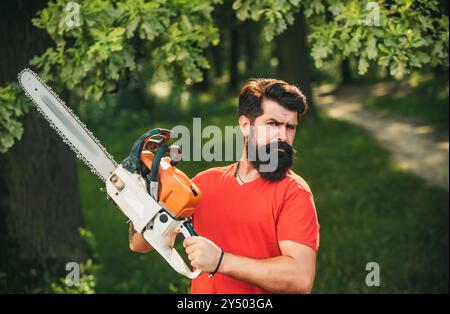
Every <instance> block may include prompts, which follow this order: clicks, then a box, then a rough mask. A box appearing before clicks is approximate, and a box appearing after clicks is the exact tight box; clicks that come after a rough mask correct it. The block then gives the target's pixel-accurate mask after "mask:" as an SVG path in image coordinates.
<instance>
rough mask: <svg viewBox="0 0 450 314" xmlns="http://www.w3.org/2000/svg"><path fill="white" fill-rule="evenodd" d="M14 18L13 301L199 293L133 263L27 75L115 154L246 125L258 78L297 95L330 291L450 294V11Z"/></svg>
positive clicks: (170, 10)
mask: <svg viewBox="0 0 450 314" xmlns="http://www.w3.org/2000/svg"><path fill="white" fill-rule="evenodd" d="M0 12H1V13H0V15H1V22H0V23H1V24H2V26H1V27H0V43H1V44H0V69H1V70H0V230H1V232H0V291H1V292H2V293H17V292H18V293H186V292H189V281H188V280H187V279H185V278H183V277H182V276H180V275H178V274H177V273H175V272H174V271H173V270H172V269H171V268H170V267H169V266H168V264H166V263H165V262H164V261H163V259H162V258H161V257H160V256H159V255H158V254H156V253H155V252H153V253H150V254H146V255H141V254H136V253H132V252H130V250H129V248H128V229H127V224H126V218H125V217H124V216H123V215H122V214H121V213H120V212H119V211H118V210H117V209H116V208H115V207H114V206H113V205H112V204H111V203H110V202H109V201H107V200H106V197H105V194H104V193H103V192H101V191H100V190H99V189H100V188H101V187H102V183H101V182H100V181H99V180H98V179H97V178H96V177H95V176H94V175H92V174H91V173H90V172H89V170H88V169H87V168H86V167H85V166H84V165H83V164H82V163H81V162H80V161H79V160H76V159H75V155H74V154H73V153H72V151H71V150H69V149H68V148H67V146H66V145H65V144H63V143H62V141H61V140H60V139H59V137H58V136H57V135H56V134H54V131H53V130H52V129H50V127H49V126H48V123H47V122H46V121H45V120H44V119H43V118H42V117H41V116H40V115H38V114H37V112H36V110H35V109H34V108H33V107H32V106H31V105H30V102H29V100H28V99H27V98H26V97H25V96H24V95H23V93H22V91H21V89H20V87H19V86H18V84H17V83H16V77H17V73H18V72H19V71H21V70H22V69H23V68H25V67H30V68H32V69H33V70H34V71H35V72H37V73H38V74H39V75H40V76H41V77H42V78H43V79H44V80H45V81H47V82H48V84H49V85H50V86H52V88H53V89H54V90H55V91H56V92H57V93H58V94H59V95H61V96H62V98H64V99H65V100H67V103H68V104H69V105H70V106H71V107H72V108H73V110H74V111H75V112H76V113H77V114H78V115H79V117H80V118H81V120H82V121H83V122H85V123H86V125H87V126H88V127H89V129H90V130H91V131H92V132H93V133H94V134H95V135H96V136H97V137H98V138H99V139H100V141H101V143H102V144H103V146H105V147H106V148H107V149H108V151H109V152H110V153H111V154H112V155H113V156H114V157H115V159H116V161H121V160H123V159H124V158H125V157H126V156H127V155H128V154H129V152H130V150H131V146H132V144H133V143H134V141H135V140H136V139H137V138H138V137H139V136H140V135H141V134H143V133H145V132H146V131H148V130H150V129H152V128H155V127H164V128H172V127H174V126H176V125H185V126H187V127H188V128H191V127H192V119H193V118H194V117H200V118H201V119H202V126H207V125H217V126H219V127H220V128H221V129H222V131H224V127H225V126H234V125H236V124H237V118H238V117H237V96H238V94H239V88H240V86H241V85H242V84H243V82H245V81H246V80H247V79H249V78H251V77H271V78H279V79H282V80H286V81H288V82H289V83H293V84H297V85H298V86H299V87H300V88H301V89H302V91H304V93H305V94H306V96H307V97H308V99H309V104H310V110H309V113H308V114H307V116H306V117H305V118H303V119H302V120H301V123H300V127H299V130H298V134H297V137H296V142H295V148H296V149H297V150H298V157H297V162H296V164H295V167H294V171H295V172H296V173H298V174H299V175H301V176H302V177H303V178H304V179H305V180H306V181H307V182H308V183H309V185H310V187H311V189H312V191H313V193H314V196H315V202H316V207H317V213H318V217H319V222H320V224H321V241H320V250H319V254H318V268H317V275H316V282H315V286H314V289H313V293H448V287H449V280H448V279H449V277H448V252H449V250H448V240H449V233H448V221H449V220H448V211H449V194H448V189H449V179H448V166H449V162H448V157H449V140H448V111H449V110H448V108H449V104H448V94H449V85H448V2H447V1H406V0H393V1H373V2H368V1H357V0H351V1H345V2H340V1H333V0H311V1H300V0H278V1H269V0H263V1H256V0H235V1H226V0H224V1H220V0H209V1H208V0H206V1H200V0H171V1H163V0H158V1H144V0H133V1H131V0H123V1H116V0H89V1H78V2H77V1H63V0H55V1H49V2H46V1H34V0H33V1H14V0H5V1H1V3H0ZM223 133H224V132H223ZM206 140H207V139H205V141H206ZM229 163H230V162H225V161H212V162H206V161H195V162H194V161H190V162H187V161H186V162H181V163H180V164H179V168H180V169H181V170H183V171H184V172H186V174H188V175H189V176H191V177H192V176H194V175H195V174H196V173H198V172H199V171H202V170H204V169H207V168H210V167H213V166H218V165H225V164H229ZM69 262H75V263H77V264H78V265H80V266H81V278H80V285H79V286H72V287H71V286H68V285H67V284H66V281H65V278H66V275H67V274H68V273H69V270H70V269H66V265H67V263H69ZM370 262H375V263H377V264H378V265H379V270H380V284H379V286H370V285H367V284H366V276H367V275H368V274H369V272H370V270H371V269H366V266H367V264H368V263H370Z"/></svg>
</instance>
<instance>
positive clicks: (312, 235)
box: [276, 189, 320, 252]
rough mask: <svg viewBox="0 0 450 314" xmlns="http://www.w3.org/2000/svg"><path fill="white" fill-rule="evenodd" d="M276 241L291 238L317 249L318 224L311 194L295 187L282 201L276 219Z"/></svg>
mask: <svg viewBox="0 0 450 314" xmlns="http://www.w3.org/2000/svg"><path fill="white" fill-rule="evenodd" d="M276 226H277V237H278V241H282V240H291V241H294V242H297V243H300V244H303V245H306V246H309V247H310V248H312V249H313V250H314V251H315V252H317V250H318V249H319V234H320V233H319V231H320V225H319V222H318V220H317V213H316V207H315V204H314V198H313V195H312V194H311V193H310V192H307V191H305V190H303V189H297V190H295V191H294V192H293V193H291V194H290V195H289V196H288V197H287V198H286V199H285V201H284V203H283V205H282V207H281V209H280V212H279V214H278V219H277V225H276Z"/></svg>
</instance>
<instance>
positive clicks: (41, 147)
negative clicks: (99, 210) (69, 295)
mask: <svg viewBox="0 0 450 314" xmlns="http://www.w3.org/2000/svg"><path fill="white" fill-rule="evenodd" d="M44 6H45V1H15V0H8V1H2V2H1V4H0V9H1V10H0V11H1V12H2V17H1V19H2V23H3V27H1V28H0V30H1V31H0V32H1V36H0V38H1V45H0V46H1V47H2V49H1V50H0V60H1V64H0V69H1V70H0V75H1V76H0V86H3V85H5V84H7V83H8V82H11V81H15V80H16V78H17V73H18V72H19V71H20V70H21V69H23V68H24V67H26V66H27V64H28V61H29V59H30V58H31V57H32V56H34V55H36V54H38V53H42V52H43V51H45V49H46V48H47V47H48V46H49V44H50V40H49V38H48V36H47V34H46V33H45V32H44V31H42V30H37V29H36V28H34V27H33V26H32V25H31V18H32V17H33V16H34V15H35V14H36V12H37V11H38V10H40V9H42V8H43V7H44ZM21 121H22V123H23V126H24V134H23V136H22V138H21V140H20V141H18V142H17V143H16V144H15V145H14V146H13V147H12V148H11V149H10V150H9V151H8V152H7V153H5V154H1V155H0V189H1V194H0V228H1V229H0V230H1V232H0V247H1V250H0V251H1V252H0V273H2V276H0V290H3V291H10V292H11V291H14V292H31V291H34V290H32V289H34V288H35V287H37V286H38V285H40V284H43V283H47V282H46V281H43V280H44V279H45V280H54V278H55V276H60V277H64V276H65V275H66V271H65V264H66V263H67V262H71V261H74V262H83V261H84V258H85V257H86V247H85V245H84V244H83V241H82V239H81V238H80V236H79V232H78V228H79V227H80V226H82V225H83V216H82V213H81V208H80V200H79V191H78V179H77V171H76V163H75V159H74V155H73V154H72V152H71V151H70V149H69V148H68V147H67V146H66V145H65V144H63V142H62V141H61V139H60V138H59V137H58V136H57V135H56V133H55V132H54V130H53V129H51V128H50V127H49V125H48V123H47V122H46V121H45V120H44V119H43V118H41V117H39V116H38V114H37V112H36V110H35V109H34V108H30V112H29V113H28V114H26V115H25V116H23V117H22V119H21Z"/></svg>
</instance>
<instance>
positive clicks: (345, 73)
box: [341, 58, 353, 85]
mask: <svg viewBox="0 0 450 314" xmlns="http://www.w3.org/2000/svg"><path fill="white" fill-rule="evenodd" d="M341 77H342V79H341V84H342V85H345V84H350V83H353V77H352V71H351V69H350V60H349V59H348V58H345V59H343V60H342V62H341Z"/></svg>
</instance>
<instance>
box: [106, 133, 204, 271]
mask: <svg viewBox="0 0 450 314" xmlns="http://www.w3.org/2000/svg"><path fill="white" fill-rule="evenodd" d="M156 130H157V131H155V130H152V131H154V132H153V133H151V132H152V131H150V132H148V133H146V134H144V135H143V136H142V137H141V138H140V139H138V141H136V143H135V145H134V146H133V150H132V153H131V154H130V156H128V158H127V159H125V160H124V161H123V162H122V164H121V165H119V167H117V168H116V169H115V170H114V172H113V173H112V174H111V176H110V177H109V178H108V180H107V181H106V191H107V194H108V196H109V198H110V199H111V200H112V201H113V202H114V203H116V205H117V206H118V207H119V209H120V210H121V211H122V212H123V213H124V214H125V215H126V216H127V217H128V218H129V219H130V220H131V222H132V223H133V225H134V228H135V230H136V231H137V232H139V233H142V235H143V237H144V239H145V240H146V241H147V242H148V243H149V244H150V245H151V246H152V247H153V248H154V249H155V250H156V251H158V253H159V254H160V255H161V256H162V257H163V258H164V259H165V260H166V261H167V262H168V263H169V264H170V265H171V266H172V268H173V269H175V270H176V271H177V272H178V273H180V274H182V275H185V276H187V277H189V278H191V279H194V278H196V277H198V276H199V275H200V273H201V271H200V270H198V269H197V270H196V271H192V270H191V269H190V267H189V266H188V265H186V263H185V262H184V261H183V259H182V258H181V256H180V254H179V253H178V252H177V250H176V249H175V248H174V244H175V239H176V237H177V235H178V234H179V233H181V234H183V236H184V237H185V238H188V237H191V236H196V235H197V233H196V232H195V231H194V229H193V227H192V224H191V220H190V217H191V215H192V214H193V213H194V208H195V205H196V204H198V203H199V202H200V200H201V192H200V190H199V189H198V187H197V186H196V185H195V184H194V183H193V182H192V181H191V180H190V179H189V178H188V177H187V176H186V174H184V173H183V172H182V171H181V170H179V169H177V168H176V167H175V164H176V163H177V162H176V161H173V160H172V159H170V158H169V157H162V156H163V154H164V153H165V152H167V151H168V147H165V142H167V140H168V137H167V136H164V135H166V134H167V132H170V131H168V130H164V129H156ZM161 130H162V131H163V132H165V133H163V135H161V132H162V131H161ZM150 133H151V134H150ZM155 136H160V137H163V139H162V140H159V141H158V140H155V139H154V137H155ZM137 146H138V147H140V148H139V149H137ZM169 148H170V147H169ZM172 148H173V147H172ZM177 149H178V153H181V151H180V150H179V148H177ZM164 150H165V152H163V151H164ZM155 151H156V153H155ZM136 153H138V155H139V158H136ZM178 157H179V156H178ZM155 169H157V170H155ZM152 170H153V171H152ZM155 173H156V175H155Z"/></svg>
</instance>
